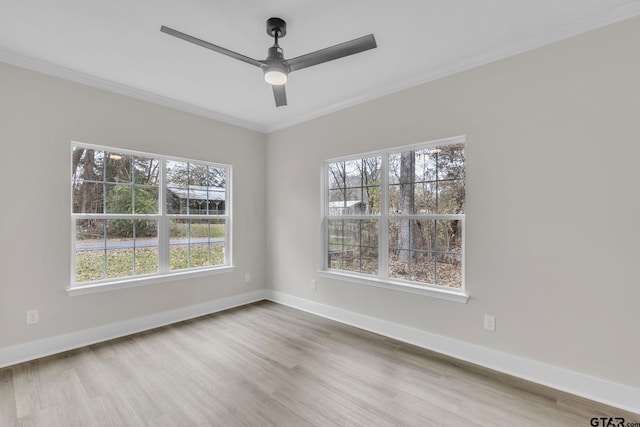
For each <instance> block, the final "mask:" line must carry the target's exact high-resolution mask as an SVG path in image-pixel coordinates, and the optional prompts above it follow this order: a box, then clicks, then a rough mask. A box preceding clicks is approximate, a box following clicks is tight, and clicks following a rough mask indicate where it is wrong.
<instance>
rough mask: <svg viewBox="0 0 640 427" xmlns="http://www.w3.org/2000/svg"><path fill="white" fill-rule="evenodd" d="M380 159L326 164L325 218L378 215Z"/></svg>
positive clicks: (371, 158) (372, 158) (373, 158)
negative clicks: (326, 204) (326, 203)
mask: <svg viewBox="0 0 640 427" xmlns="http://www.w3.org/2000/svg"><path fill="white" fill-rule="evenodd" d="M381 169H382V158H381V157H370V158H365V159H360V160H351V161H348V162H339V163H332V164H329V165H327V185H328V211H329V215H372V214H379V213H380V208H381V206H380V194H381V189H380V179H381V176H380V174H381Z"/></svg>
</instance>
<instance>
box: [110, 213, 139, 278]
mask: <svg viewBox="0 0 640 427" xmlns="http://www.w3.org/2000/svg"><path fill="white" fill-rule="evenodd" d="M106 223H107V250H106V273H107V278H110V279H111V278H117V277H127V276H133V264H134V262H133V261H134V248H135V243H134V242H135V239H134V221H132V220H126V219H111V220H107V221H106Z"/></svg>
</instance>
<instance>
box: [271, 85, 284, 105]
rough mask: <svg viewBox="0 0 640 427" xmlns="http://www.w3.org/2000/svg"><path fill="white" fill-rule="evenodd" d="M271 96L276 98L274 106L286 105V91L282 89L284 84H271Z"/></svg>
mask: <svg viewBox="0 0 640 427" xmlns="http://www.w3.org/2000/svg"><path fill="white" fill-rule="evenodd" d="M271 87H272V88H273V97H274V98H275V100H276V107H282V106H283V105H287V92H286V91H285V89H284V85H273V86H271Z"/></svg>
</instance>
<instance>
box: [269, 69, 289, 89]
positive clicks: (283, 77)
mask: <svg viewBox="0 0 640 427" xmlns="http://www.w3.org/2000/svg"><path fill="white" fill-rule="evenodd" d="M264 81H265V82H267V83H269V84H270V85H274V86H280V85H283V84H285V83H286V82H287V73H285V72H283V71H281V70H268V71H265V73H264Z"/></svg>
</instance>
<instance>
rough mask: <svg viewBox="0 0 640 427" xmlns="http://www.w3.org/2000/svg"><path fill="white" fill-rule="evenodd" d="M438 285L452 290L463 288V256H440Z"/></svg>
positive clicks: (437, 264)
mask: <svg viewBox="0 0 640 427" xmlns="http://www.w3.org/2000/svg"><path fill="white" fill-rule="evenodd" d="M436 284H438V285H442V286H449V287H452V288H460V287H462V255H450V254H438V256H437V262H436Z"/></svg>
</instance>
